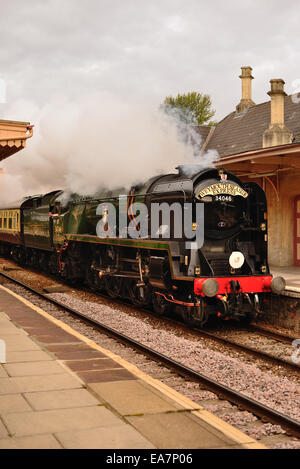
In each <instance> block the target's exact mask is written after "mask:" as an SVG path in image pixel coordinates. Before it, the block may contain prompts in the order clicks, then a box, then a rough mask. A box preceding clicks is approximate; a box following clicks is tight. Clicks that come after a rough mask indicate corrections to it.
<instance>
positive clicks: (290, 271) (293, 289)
mask: <svg viewBox="0 0 300 469" xmlns="http://www.w3.org/2000/svg"><path fill="white" fill-rule="evenodd" d="M270 271H271V274H272V275H274V277H275V276H277V275H278V276H281V277H283V278H284V279H285V281H286V287H285V291H284V292H283V295H287V296H291V295H290V293H294V294H295V295H293V296H295V297H296V296H299V297H300V267H296V266H288V267H275V266H270Z"/></svg>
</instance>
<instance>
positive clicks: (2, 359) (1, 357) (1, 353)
mask: <svg viewBox="0 0 300 469" xmlns="http://www.w3.org/2000/svg"><path fill="white" fill-rule="evenodd" d="M0 363H6V344H5V341H4V340H2V339H0Z"/></svg>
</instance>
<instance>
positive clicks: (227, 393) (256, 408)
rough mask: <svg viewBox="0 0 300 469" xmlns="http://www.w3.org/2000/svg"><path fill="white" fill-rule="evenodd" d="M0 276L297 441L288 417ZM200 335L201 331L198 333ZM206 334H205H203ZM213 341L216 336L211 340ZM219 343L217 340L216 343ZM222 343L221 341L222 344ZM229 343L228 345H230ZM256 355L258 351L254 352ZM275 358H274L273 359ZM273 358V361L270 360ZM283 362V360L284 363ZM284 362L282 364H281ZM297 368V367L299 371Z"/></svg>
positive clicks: (297, 430)
mask: <svg viewBox="0 0 300 469" xmlns="http://www.w3.org/2000/svg"><path fill="white" fill-rule="evenodd" d="M0 275H1V276H2V277H4V278H6V279H7V280H9V281H11V282H13V283H15V284H17V285H19V286H20V287H22V288H24V289H26V290H27V291H29V292H31V293H33V294H35V295H37V296H39V297H40V298H42V299H43V300H45V301H47V302H49V303H52V304H54V305H55V306H57V307H58V308H60V309H63V310H65V311H66V312H68V313H70V314H71V315H73V316H74V317H76V318H80V319H81V320H82V321H84V322H85V323H87V324H90V325H92V326H93V327H94V328H97V329H98V330H100V331H101V332H104V333H105V334H108V335H110V336H111V337H113V338H115V339H117V340H118V341H121V342H123V343H124V344H126V345H128V346H130V347H132V348H134V349H136V350H138V351H140V352H142V353H143V354H145V355H147V356H149V357H151V359H153V360H155V361H157V362H159V363H163V364H164V365H165V366H167V367H168V368H169V369H171V370H172V371H175V372H176V373H177V374H178V375H180V376H183V377H185V378H188V379H189V380H193V381H195V382H198V383H200V384H201V385H203V386H204V387H205V388H207V389H208V390H210V391H212V392H214V393H215V394H217V395H218V396H219V397H220V398H222V399H226V400H228V401H229V402H231V403H232V404H235V405H237V406H238V407H240V408H243V410H247V411H249V412H251V413H253V414H254V415H256V416H257V417H260V418H261V419H262V420H263V421H264V422H265V421H268V422H271V423H273V424H276V425H280V426H281V427H282V428H283V429H285V430H286V431H287V432H288V434H291V435H295V436H297V437H300V422H299V421H296V420H294V419H292V418H291V417H289V416H287V415H284V414H282V413H280V412H278V411H276V410H275V409H272V408H270V407H268V406H266V405H264V404H262V403H260V402H259V401H256V400H254V399H252V398H250V397H247V396H245V395H243V394H241V393H239V392H237V391H235V390H233V389H231V388H229V387H227V386H225V385H223V384H222V383H220V382H217V381H215V380H213V379H211V378H209V377H207V376H205V375H203V374H201V373H199V372H197V371H195V370H193V369H192V368H189V367H187V366H186V365H183V364H182V363H180V362H177V361H175V360H173V359H171V358H169V357H167V356H166V355H164V354H162V353H160V352H157V351H156V350H153V349H151V348H149V347H147V346H146V345H144V344H141V343H140V342H137V341H136V340H134V339H132V338H131V337H128V336H126V335H124V334H122V333H120V332H118V331H117V330H115V329H112V328H110V327H108V326H106V325H105V324H102V323H101V322H99V321H97V320H95V319H92V318H91V317H89V316H87V315H85V314H83V313H81V312H80V311H77V310H75V309H73V308H71V307H69V306H67V305H66V304H64V303H62V302H60V301H57V300H55V299H53V298H50V297H48V296H47V295H45V294H43V293H42V292H39V291H38V290H36V289H34V288H32V287H30V286H29V285H26V284H24V283H22V282H20V281H19V280H17V279H14V278H13V277H10V276H9V275H7V274H4V273H3V272H0ZM201 332H202V331H200V333H201ZM205 334H206V333H205ZM207 334H208V336H211V334H210V333H207ZM213 338H214V339H215V336H213ZM218 340H219V339H218ZM223 340H225V339H223V338H222V341H223ZM230 342H231V341H230ZM256 352H257V351H256ZM273 358H274V357H273ZM273 358H272V359H273ZM283 361H284V360H283ZM284 362H285V361H284ZM298 368H299V367H298Z"/></svg>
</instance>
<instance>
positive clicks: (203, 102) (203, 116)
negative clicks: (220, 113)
mask: <svg viewBox="0 0 300 469" xmlns="http://www.w3.org/2000/svg"><path fill="white" fill-rule="evenodd" d="M162 107H163V108H164V109H165V111H166V112H168V111H170V110H171V111H172V109H174V110H175V109H178V110H179V111H180V117H181V118H182V119H183V120H184V121H185V122H186V123H195V124H196V125H197V124H198V125H216V122H214V121H211V120H210V119H211V118H212V117H213V116H214V115H215V112H216V111H215V110H214V109H212V103H211V98H210V96H209V95H208V94H202V93H197V92H196V91H192V92H191V93H187V94H179V93H178V95H177V96H176V98H173V97H172V96H167V97H166V98H165V100H164V102H163V105H162Z"/></svg>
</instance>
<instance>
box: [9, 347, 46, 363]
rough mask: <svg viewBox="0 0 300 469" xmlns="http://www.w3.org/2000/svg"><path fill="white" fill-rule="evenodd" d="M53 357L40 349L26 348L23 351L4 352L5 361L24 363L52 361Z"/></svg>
mask: <svg viewBox="0 0 300 469" xmlns="http://www.w3.org/2000/svg"><path fill="white" fill-rule="evenodd" d="M53 359H54V358H53V357H51V355H49V354H48V353H46V352H43V351H42V350H26V351H23V352H12V351H8V352H7V353H6V363H26V362H40V361H52V360H53Z"/></svg>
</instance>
